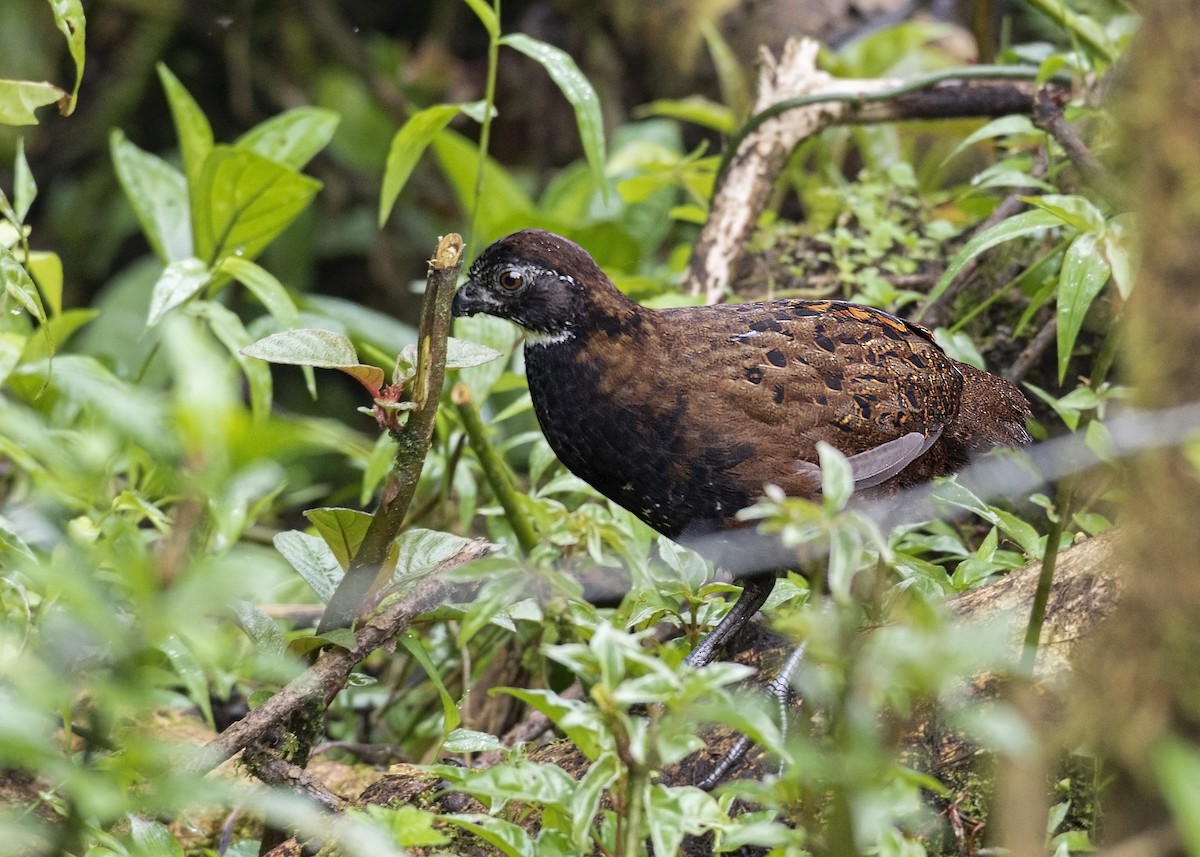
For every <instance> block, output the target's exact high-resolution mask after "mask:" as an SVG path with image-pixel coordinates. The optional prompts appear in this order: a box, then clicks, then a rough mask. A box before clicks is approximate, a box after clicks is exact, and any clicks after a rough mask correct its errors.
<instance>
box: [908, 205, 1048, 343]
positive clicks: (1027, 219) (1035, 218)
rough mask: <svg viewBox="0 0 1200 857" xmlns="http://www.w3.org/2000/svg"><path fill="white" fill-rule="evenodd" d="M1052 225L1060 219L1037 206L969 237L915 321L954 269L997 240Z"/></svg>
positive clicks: (944, 284) (1002, 240)
mask: <svg viewBox="0 0 1200 857" xmlns="http://www.w3.org/2000/svg"><path fill="white" fill-rule="evenodd" d="M1056 226H1062V219H1061V218H1060V217H1058V216H1057V215H1055V214H1052V213H1051V212H1049V211H1044V210H1042V209H1040V208H1037V209H1034V210H1032V211H1023V212H1021V213H1020V214H1017V215H1014V216H1012V217H1009V218H1007V219H1005V220H1002V221H1000V222H999V223H997V224H996V225H995V226H993V227H992V228H991V229H987V230H985V231H983V232H981V233H979V234H978V235H976V236H974V237H973V238H971V240H970V241H968V242H967V243H966V244H964V245H963V248H962V249H961V250H959V251H958V253H956V254H955V256H954V259H953V260H952V261H951V262H950V265H949V266H948V267H947V268H946V272H945V273H944V274H942V276H941V277H940V278H939V279H938V281H937V283H936V284H935V285H934V287H933V289H932V290H931V291H930V292H929V297H928V298H927V299H926V301H925V304H924V306H923V307H922V310H921V313H920V314H918V315H917V319H916V320H917V321H920V319H921V315H922V314H924V311H925V310H924V307H928V306H929V305H930V304H932V303H933V302H934V301H935V300H936V299H937V298H938V297H940V296H941V294H942V292H944V291H945V290H946V289H947V288H948V287H949V285H950V284H951V283H952V282H953V281H954V278H955V277H957V276H958V272H959V271H961V270H962V269H963V266H964V265H966V264H967V262H969V261H971V260H972V259H974V258H975V257H976V256H978V255H979V254H980V253H983V252H985V251H987V250H990V249H991V248H993V247H995V246H996V245H997V244H1003V243H1004V242H1005V241H1012V240H1014V239H1016V238H1021V237H1024V236H1026V235H1032V234H1034V233H1035V232H1041V231H1042V230H1044V229H1052V228H1054V227H1056Z"/></svg>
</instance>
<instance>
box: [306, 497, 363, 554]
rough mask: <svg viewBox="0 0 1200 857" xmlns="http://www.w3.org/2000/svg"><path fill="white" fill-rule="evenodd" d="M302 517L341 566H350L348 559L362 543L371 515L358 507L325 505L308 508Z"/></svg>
mask: <svg viewBox="0 0 1200 857" xmlns="http://www.w3.org/2000/svg"><path fill="white" fill-rule="evenodd" d="M304 517H306V518H308V520H309V521H310V522H311V523H312V525H313V526H314V527H315V528H316V530H317V534H318V535H320V536H321V538H323V539H324V540H325V544H327V545H329V549H330V550H331V551H333V555H334V556H335V557H337V561H338V563H339V564H341V566H342V568H349V567H350V560H351V558H352V557H353V556H354V554H355V552H356V551H357V550H358V546H359V545H360V544H362V540H363V536H365V535H366V534H367V528H368V527H369V526H371V516H370V515H369V514H367V513H366V512H362V511H359V510H358V509H338V508H333V507H326V508H321V509H309V510H308V511H307V512H305V513H304Z"/></svg>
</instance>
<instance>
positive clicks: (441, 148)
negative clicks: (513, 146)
mask: <svg viewBox="0 0 1200 857" xmlns="http://www.w3.org/2000/svg"><path fill="white" fill-rule="evenodd" d="M431 148H432V149H433V153H434V154H435V155H436V156H437V159H438V164H439V165H440V166H441V168H442V172H443V173H445V175H446V178H447V179H448V180H449V181H450V185H451V187H453V189H454V195H455V197H456V198H457V200H458V203H459V205H461V206H462V207H463V209H464V210H466V211H469V210H470V209H471V206H472V205H473V204H474V199H475V176H476V175H478V173H479V149H478V147H477V146H476V145H475V143H473V142H472V141H470V140H468V139H467V138H466V137H464V136H462V135H461V134H459V133H456V132H455V131H454V129H453V128H446V129H444V130H443V131H442V133H440V134H438V135H437V137H435V138H434V140H433V143H432V145H431ZM483 183H484V187H485V188H486V189H487V192H486V193H485V194H484V195H483V199H481V200H480V201H479V206H480V207H479V211H478V212H476V216H477V217H478V221H479V222H478V228H479V232H480V237H482V238H493V237H495V238H499V237H500V236H501V235H503V234H504V233H506V232H511V231H513V230H514V229H518V228H521V227H524V226H529V225H530V222H531V221H532V220H533V219H534V216H535V215H534V212H535V211H536V206H535V205H534V202H533V200H532V199H531V198H530V196H529V194H528V193H526V192H525V189H524V188H522V187H521V185H520V184H518V183H517V182H516V181H515V180H514V179H513V177H512V176H511V175H510V174H509V173H508V172H507V171H506V170H505V169H504V168H503V167H502V166H500V165H499V164H498V163H496V161H495V160H494V159H493V158H491V157H488V158H486V159H484V166H483Z"/></svg>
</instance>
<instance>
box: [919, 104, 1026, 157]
mask: <svg viewBox="0 0 1200 857" xmlns="http://www.w3.org/2000/svg"><path fill="white" fill-rule="evenodd" d="M1037 133H1039V131H1038V130H1037V129H1036V128H1034V127H1033V120H1032V119H1030V118H1029V117H1028V116H1020V115H1012V116H1001V117H1000V118H999V119H993V120H992V121H991V122H989V123H987V124H986V125H984V126H983V127H982V128H979V129H977V130H976V131H975V132H974V133H972V134H969V135H968V136H967V138H966V139H965V140H963V141H962V142H961V143H959V144H958V145H957V146H955V147H954V150H953V151H952V152H950V154H948V155H947V156H946V157H945V158H944V159H943V160H942V163H943V164H945V163H947V162H949V161H950V160H951V159H952V158H954V157H955V156H956V155H958V154H959V153H961V152H962V151H963V150H964V149H968V148H970V147H971V146H974V145H975V144H976V143H978V142H980V141H981V140H990V139H991V138H993V137H1013V136H1018V135H1020V136H1025V135H1034V134H1037Z"/></svg>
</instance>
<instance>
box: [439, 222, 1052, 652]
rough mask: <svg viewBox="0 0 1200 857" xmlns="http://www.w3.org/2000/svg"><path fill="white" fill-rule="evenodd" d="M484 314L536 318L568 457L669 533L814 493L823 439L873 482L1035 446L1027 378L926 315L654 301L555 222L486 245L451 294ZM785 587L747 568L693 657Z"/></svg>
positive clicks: (529, 340)
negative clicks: (954, 347) (951, 336)
mask: <svg viewBox="0 0 1200 857" xmlns="http://www.w3.org/2000/svg"><path fill="white" fill-rule="evenodd" d="M476 313H487V314H489V315H494V316H499V317H500V318H506V319H508V320H510V321H513V322H515V323H516V324H518V325H520V326H521V327H522V328H524V329H525V334H526V336H525V367H526V373H527V375H528V379H529V391H530V394H531V396H532V398H533V408H534V412H535V413H536V414H537V418H538V422H539V423H540V425H541V428H542V431H543V433H544V434H545V435H546V439H547V441H549V443H550V447H551V448H552V449H553V450H554V452H555V453H556V454H557V455H558V457H559V459H560V460H561V461H562V462H563V464H565V465H566V466H567V468H568V469H569V470H571V472H573V473H574V474H575V475H577V476H579V477H580V478H581V479H583V480H584V481H586V482H588V483H589V484H590V485H591V486H592V487H593V488H595V489H596V490H597V491H599V492H600V493H601V494H603V495H604V496H606V497H609V498H610V499H612V500H614V501H616V502H617V503H619V504H620V505H622V506H624V507H625V508H626V509H628V510H629V511H631V512H633V514H635V515H637V516H638V517H639V518H641V519H642V520H643V521H645V522H646V523H647V524H649V525H650V526H651V527H653V528H654V529H656V530H658V531H659V532H660V533H662V534H663V535H665V536H668V537H670V538H676V539H684V540H686V539H687V538H688V537H693V536H701V535H704V534H706V533H711V532H713V531H717V530H725V529H729V528H733V527H737V526H738V525H739V523H740V522H739V521H738V520H737V518H736V515H737V513H738V511H739V510H741V509H743V508H745V507H746V506H749V505H750V504H751V503H753V502H754V500H755V499H756V498H758V497H759V496H761V495H762V491H763V486H764V485H766V484H767V483H772V484H775V485H778V486H780V487H781V488H782V489H783V490H784V491H785V492H786V493H787V494H788V495H790V496H795V497H805V498H809V499H812V498H815V497H817V496H818V495H819V494H820V490H821V483H820V471H819V468H818V466H817V461H818V457H817V447H816V444H817V442H818V441H825V442H826V443H828V444H830V445H832V446H833V447H835V448H836V449H838V450H840V451H841V452H842V453H843V454H844V455H846V456H847V457H848V459H849V462H850V465H851V468H852V472H853V475H854V482H855V491H856V492H862V493H865V494H887V493H890V492H894V491H896V490H898V489H901V488H904V487H906V486H910V485H914V484H917V483H920V482H924V481H926V480H928V479H930V478H932V477H934V476H938V475H944V474H949V473H952V472H954V471H955V470H957V469H958V468H960V467H962V466H963V465H964V464H966V462H967V460H968V458H969V457H970V456H971V455H972V454H974V453H977V452H980V451H983V450H986V449H989V448H991V447H994V446H1001V445H1004V446H1008V445H1015V444H1022V443H1027V442H1028V441H1029V435H1028V433H1027V432H1026V430H1025V418H1026V416H1028V414H1029V407H1028V403H1027V402H1026V401H1025V398H1024V396H1022V395H1021V393H1020V391H1018V390H1017V388H1016V387H1014V386H1013V385H1012V384H1010V383H1009V382H1007V381H1005V380H1003V379H1001V378H997V377H995V376H994V375H990V374H988V373H986V372H983V371H980V370H979V369H975V368H974V367H972V366H968V365H965V364H963V363H959V362H958V361H955V360H952V359H951V358H950V357H948V356H946V354H945V352H943V351H942V349H941V348H940V347H939V346H938V345H937V343H936V342H935V341H934V339H933V335H932V334H931V333H930V332H929V331H928V330H926V329H925V328H923V327H920V326H919V325H916V324H912V323H910V322H907V321H904V320H902V319H899V318H896V317H895V316H892V315H889V314H888V313H886V312H882V311H881V310H877V309H873V308H871V307H866V306H859V305H857V304H852V303H847V302H844V301H806V300H775V301H763V302H758V303H742V304H723V305H718V306H705V307H685V308H679V309H666V310H652V309H647V308H646V307H642V306H640V305H638V304H636V303H634V302H633V301H632V300H630V299H629V298H627V297H625V296H624V295H623V294H622V293H621V292H620V291H618V290H617V288H616V286H614V285H613V284H612V282H611V281H610V280H609V279H608V277H606V276H605V275H604V272H603V271H601V270H600V268H599V266H598V265H597V264H596V263H595V262H594V261H593V260H592V258H591V256H589V255H588V254H587V252H586V251H584V250H583V248H581V247H579V246H578V245H576V244H574V243H572V242H571V241H568V240H567V239H565V238H561V237H559V236H557V235H554V234H551V233H549V232H543V231H540V230H534V229H529V230H524V231H521V232H516V233H513V234H512V235H509V236H508V237H507V238H503V239H501V240H499V241H497V242H496V243H495V244H493V245H491V246H490V247H489V248H488V249H487V250H485V251H484V252H483V253H482V254H481V255H480V257H479V258H478V259H477V260H476V261H475V263H474V264H473V265H472V266H471V270H470V275H469V278H468V280H467V282H466V283H465V284H463V286H462V287H461V288H460V289H459V290H458V292H457V294H456V295H455V296H454V314H455V315H456V316H464V315H474V314H476ZM762 571H765V569H762ZM773 585H774V576H773V573H772V574H771V575H765V574H760V575H758V576H752V577H748V578H746V580H745V581H744V588H743V592H742V595H741V596H740V598H739V599H738V602H737V603H736V604H735V605H734V607H733V608H732V609H731V610H730V612H729V614H728V615H727V616H726V618H725V619H724V620H722V622H721V623H720V624H718V625H717V627H716V628H715V629H714V630H713V632H712V633H711V634H709V636H708V637H707V638H705V640H704V641H702V643H701V644H700V645H699V646H698V647H697V648H696V650H695V651H693V652H692V653H691V655H689V657H688V661H689V663H691V664H693V665H695V666H702V665H703V664H705V663H707V662H708V661H709V660H711V659H712V656H713V653H714V652H715V650H716V648H717V647H719V646H720V645H721V644H722V643H724V642H725V640H727V639H728V638H729V637H730V636H731V635H732V634H733V633H735V632H736V631H737V630H738V629H739V628H740V627H741V626H742V625H743V624H744V623H745V622H746V621H748V620H749V618H750V617H751V616H753V614H754V613H755V612H756V611H757V610H758V608H759V607H761V606H762V603H763V602H764V601H765V600H766V598H767V596H768V595H769V594H770V591H771V588H772V586H773Z"/></svg>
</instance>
